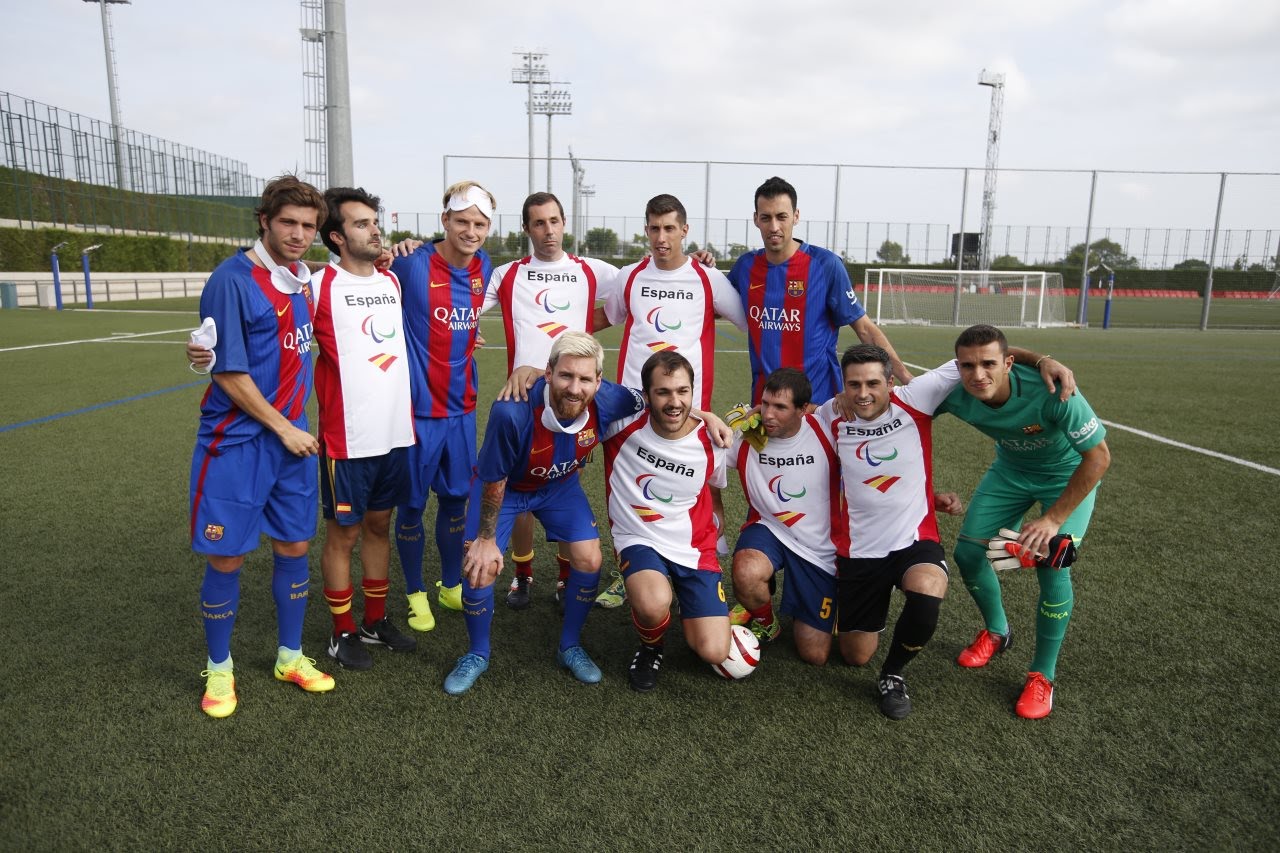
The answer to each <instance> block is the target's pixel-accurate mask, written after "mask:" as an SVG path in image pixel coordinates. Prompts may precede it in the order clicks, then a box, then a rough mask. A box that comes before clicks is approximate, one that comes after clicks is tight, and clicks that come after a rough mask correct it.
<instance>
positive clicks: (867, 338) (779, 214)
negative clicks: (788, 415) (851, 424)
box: [729, 177, 911, 403]
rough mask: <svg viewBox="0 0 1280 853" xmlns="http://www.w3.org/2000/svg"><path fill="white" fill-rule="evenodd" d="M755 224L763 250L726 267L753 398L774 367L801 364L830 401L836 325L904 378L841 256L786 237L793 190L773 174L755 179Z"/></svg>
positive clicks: (835, 378) (834, 388)
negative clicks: (742, 328) (742, 327)
mask: <svg viewBox="0 0 1280 853" xmlns="http://www.w3.org/2000/svg"><path fill="white" fill-rule="evenodd" d="M753 221H754V222H755V225H756V227H757V228H759V229H760V238H761V239H762V240H763V241H764V248H763V249H756V250H755V251H751V252H747V253H745V254H743V255H741V256H739V257H738V260H737V261H736V262H734V265H733V269H731V270H730V271H729V281H730V282H732V283H733V287H734V288H735V289H736V290H737V292H738V296H739V298H740V299H741V301H742V306H743V308H744V310H745V312H746V318H747V325H748V330H749V331H748V346H747V349H748V351H749V353H750V357H751V400H752V402H756V403H758V402H759V401H760V394H761V391H762V390H763V387H764V382H765V379H766V378H767V377H768V376H769V374H771V373H773V371H775V370H777V369H778V368H779V367H799V368H801V369H803V370H804V372H805V374H806V375H807V376H808V377H809V381H810V382H811V383H812V385H813V399H814V401H815V402H817V403H824V402H826V401H827V400H829V399H831V397H833V396H834V395H835V394H836V393H837V392H838V391H839V390H840V388H841V385H842V381H841V377H840V368H839V365H838V364H837V363H836V342H837V339H838V338H839V335H840V327H841V326H849V327H850V328H852V329H853V331H854V333H855V334H856V335H857V336H858V340H860V341H862V342H863V343H867V344H876V345H877V346H879V347H881V348H883V349H884V350H885V351H886V352H888V353H889V357H890V359H891V360H892V362H893V373H894V376H895V377H897V379H898V382H899V383H900V384H906V383H907V382H910V381H911V373H910V372H909V371H908V370H907V368H906V367H905V366H904V365H903V364H902V362H901V361H900V360H899V359H898V356H897V354H896V353H895V352H894V351H893V347H892V346H891V345H890V344H889V339H888V338H886V337H885V335H884V332H882V331H881V330H880V329H879V327H877V326H876V324H875V323H873V322H872V321H871V318H870V317H868V316H867V312H866V311H865V310H864V309H863V307H862V305H861V304H860V303H859V302H858V297H857V296H856V295H855V294H854V291H853V283H852V282H851V281H850V280H849V271H848V270H847V269H845V266H844V261H843V260H841V258H840V257H839V256H838V255H836V254H834V253H833V252H830V251H828V250H826V249H823V248H820V247H818V246H814V245H813V244H811V243H805V242H803V241H801V240H797V239H795V238H794V237H793V236H792V234H793V233H794V231H795V227H796V223H797V222H799V221H800V210H799V208H798V207H797V206H796V190H795V187H793V186H791V184H789V183H787V182H786V181H784V180H783V179H782V178H777V177H774V178H770V179H769V180H767V181H765V182H764V183H763V184H761V185H760V187H759V188H758V189H757V190H756V195H755V213H754V214H753Z"/></svg>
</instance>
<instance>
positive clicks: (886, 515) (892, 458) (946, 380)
mask: <svg viewBox="0 0 1280 853" xmlns="http://www.w3.org/2000/svg"><path fill="white" fill-rule="evenodd" d="M959 381H960V370H959V368H958V367H956V363H955V362H954V361H950V362H948V363H946V364H944V365H942V366H941V367H939V368H937V369H936V370H931V371H929V372H928V373H925V374H923V375H921V376H917V377H916V378H915V379H912V380H911V384H910V385H907V386H905V387H903V388H895V389H894V390H893V392H892V393H891V394H890V395H889V407H888V408H887V409H885V410H884V413H883V414H881V415H880V417H878V418H876V419H875V420H872V421H864V420H860V419H858V418H854V419H853V420H851V421H846V420H844V419H843V418H841V417H840V415H839V413H838V412H837V411H836V408H835V399H832V400H828V401H827V402H826V403H825V404H823V406H822V407H821V408H820V409H819V410H818V412H817V416H818V419H819V420H820V421H821V422H823V423H825V424H827V429H828V434H829V435H830V436H831V437H832V441H833V443H834V444H835V448H836V454H837V455H838V456H839V457H840V468H841V471H842V473H843V476H844V496H845V504H846V511H845V513H844V514H843V515H842V516H841V517H839V518H837V519H833V527H832V531H831V534H832V539H833V540H834V542H835V546H836V552H837V553H838V554H839V555H840V556H842V557H887V556H888V555H889V554H890V553H891V552H893V551H898V550H901V549H902V548H905V547H907V546H908V545H910V544H911V543H913V542H917V541H921V540H929V541H933V542H937V541H938V519H937V517H936V516H935V515H934V512H933V414H934V412H936V411H937V409H938V407H939V406H941V405H942V401H943V400H945V399H946V397H947V395H948V394H949V393H951V389H952V388H954V387H955V386H956V384H957V383H958V382H959Z"/></svg>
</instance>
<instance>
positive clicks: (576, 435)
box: [444, 332, 643, 695]
mask: <svg viewBox="0 0 1280 853" xmlns="http://www.w3.org/2000/svg"><path fill="white" fill-rule="evenodd" d="M603 370H604V349H603V348H602V347H601V346H600V343H599V342H598V341H596V339H595V338H593V337H591V336H590V335H588V334H587V333H585V332H565V333H564V334H561V335H559V336H558V337H557V338H556V340H555V343H554V344H552V347H551V352H550V355H549V357H548V361H547V367H546V372H545V376H544V378H543V379H542V380H539V381H538V382H536V383H535V384H534V386H533V388H532V389H530V394H529V397H528V399H527V400H523V401H520V400H498V401H496V402H495V403H494V404H493V408H492V409H490V411H489V420H488V423H487V425H486V427H485V435H484V445H483V446H482V447H481V449H480V457H479V466H478V469H477V475H478V486H477V488H478V491H479V492H480V494H479V496H478V498H477V497H473V498H472V507H471V511H470V513H469V519H468V528H469V529H468V538H470V539H471V540H472V541H471V546H470V548H468V549H467V556H466V562H465V563H464V565H463V571H462V604H463V613H464V614H465V617H466V623H467V635H468V637H469V638H470V649H469V650H468V651H467V653H466V654H465V655H463V656H462V657H461V658H459V659H458V662H457V664H456V665H455V666H454V668H453V671H452V672H450V673H449V675H448V676H447V677H446V678H445V681H444V689H445V692H446V693H449V694H451V695H458V694H461V693H465V692H466V691H468V690H470V689H471V687H472V686H473V685H474V684H475V682H476V679H478V678H479V677H480V676H481V675H482V674H483V673H484V672H485V670H487V669H488V668H489V655H490V643H489V635H490V627H491V624H492V621H493V583H494V580H495V578H496V577H497V576H498V573H499V572H500V571H501V569H502V552H503V551H504V550H505V549H506V545H507V539H508V538H509V536H510V535H511V527H512V525H513V524H514V523H515V520H516V518H517V517H518V516H520V515H521V514H523V513H525V512H532V513H533V514H534V516H536V517H537V519H538V521H540V522H541V523H542V525H543V526H544V527H545V528H546V529H547V532H548V534H549V535H551V536H554V537H555V538H556V539H557V540H558V541H559V542H561V543H562V544H563V545H564V546H565V547H566V548H567V549H568V552H569V561H570V566H571V568H570V572H569V582H568V586H567V594H566V596H565V597H566V601H565V611H564V625H563V627H562V628H561V632H560V647H559V650H558V652H557V655H556V659H557V661H558V662H559V664H560V666H562V667H564V668H566V669H568V670H569V671H570V672H571V673H573V676H574V678H576V679H578V680H579V681H581V682H583V683H585V684H595V683H596V682H598V681H600V669H599V668H598V667H597V666H596V665H595V663H594V662H593V661H592V660H591V657H590V655H588V654H587V652H586V650H585V649H584V648H583V647H582V645H581V641H580V638H581V634H582V626H583V625H584V624H585V622H586V620H587V614H588V613H589V612H590V610H591V606H592V605H593V604H594V603H595V596H596V588H597V585H598V583H599V578H600V559H601V557H600V537H599V533H598V532H597V529H596V522H595V519H594V517H593V515H592V513H591V505H590V504H589V503H588V502H587V496H586V495H585V494H584V493H583V491H582V486H581V485H579V483H578V468H579V466H580V465H581V464H582V460H583V459H584V458H585V457H586V456H587V454H589V453H591V451H592V450H593V449H594V448H595V446H596V444H597V443H598V442H599V441H600V437H601V436H602V435H604V433H605V430H607V429H608V428H609V426H610V424H612V423H614V422H615V421H616V420H618V419H620V418H623V417H626V416H628V415H632V414H634V413H636V412H639V411H640V410H641V409H642V408H643V401H642V399H641V398H640V395H639V394H637V393H636V392H635V391H632V390H629V389H627V388H623V387H621V386H619V385H614V384H612V383H609V382H604V383H602V382H601V378H600V375H601V372H602V371H603Z"/></svg>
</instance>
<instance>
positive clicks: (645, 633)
mask: <svg viewBox="0 0 1280 853" xmlns="http://www.w3.org/2000/svg"><path fill="white" fill-rule="evenodd" d="M631 624H632V625H635V626H636V633H637V634H639V635H640V642H642V643H644V644H645V645H646V646H660V645H662V637H663V635H665V634H666V633H667V627H668V626H669V625H671V614H670V613H668V614H667V615H666V616H664V617H662V621H661V622H660V623H658V624H657V625H654V626H653V627H652V628H649V627H646V626H644V625H641V624H640V623H639V621H637V620H636V612H635V611H634V610H632V611H631Z"/></svg>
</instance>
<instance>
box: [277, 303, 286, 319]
mask: <svg viewBox="0 0 1280 853" xmlns="http://www.w3.org/2000/svg"><path fill="white" fill-rule="evenodd" d="M288 310H289V306H288V305H286V306H284V307H283V308H277V309H276V316H277V317H283V316H284V312H286V311H288Z"/></svg>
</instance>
